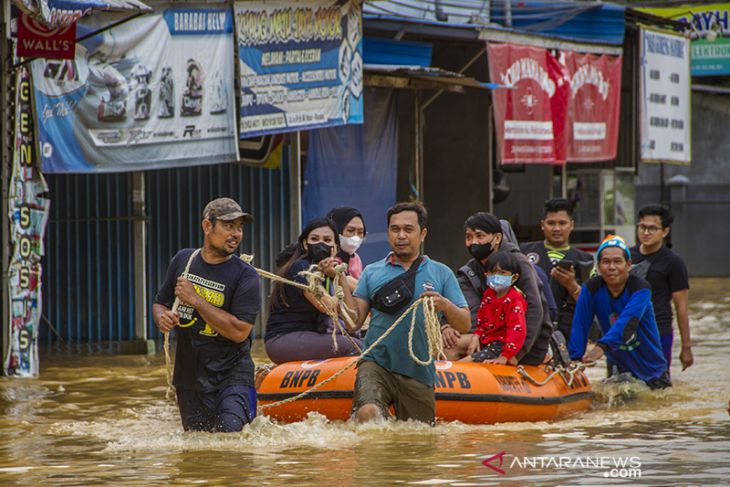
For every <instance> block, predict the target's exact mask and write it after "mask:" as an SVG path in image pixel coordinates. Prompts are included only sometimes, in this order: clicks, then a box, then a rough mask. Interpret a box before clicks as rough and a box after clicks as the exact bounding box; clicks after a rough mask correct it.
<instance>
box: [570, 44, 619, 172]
mask: <svg viewBox="0 0 730 487" xmlns="http://www.w3.org/2000/svg"><path fill="white" fill-rule="evenodd" d="M564 54H565V58H564V62H565V66H566V68H567V70H568V75H569V76H570V97H569V98H568V120H569V123H570V125H569V130H568V133H569V137H570V144H569V145H568V147H569V148H568V160H569V161H570V162H594V161H609V160H611V159H615V158H616V148H617V146H618V123H619V110H620V109H621V56H607V55H601V56H597V55H594V54H578V53H575V52H571V51H566V52H565V53H564Z"/></svg>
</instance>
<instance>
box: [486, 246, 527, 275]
mask: <svg viewBox="0 0 730 487" xmlns="http://www.w3.org/2000/svg"><path fill="white" fill-rule="evenodd" d="M497 267H499V268H500V269H502V270H503V271H508V272H511V273H512V274H519V273H520V263H519V262H517V258H515V256H514V255H512V252H505V251H503V250H500V251H499V252H495V253H493V254H492V255H490V256H489V258H488V259H487V265H486V266H485V268H486V271H487V272H494V270H495V269H496V268H497Z"/></svg>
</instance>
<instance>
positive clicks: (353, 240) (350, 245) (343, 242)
mask: <svg viewBox="0 0 730 487" xmlns="http://www.w3.org/2000/svg"><path fill="white" fill-rule="evenodd" d="M364 240H365V239H364V238H362V237H358V236H357V235H355V236H354V237H345V236H344V235H340V248H341V249H342V250H343V251H344V252H345V253H346V254H350V255H352V254H354V253H355V252H357V249H359V248H360V246H361V245H362V243H363V241H364Z"/></svg>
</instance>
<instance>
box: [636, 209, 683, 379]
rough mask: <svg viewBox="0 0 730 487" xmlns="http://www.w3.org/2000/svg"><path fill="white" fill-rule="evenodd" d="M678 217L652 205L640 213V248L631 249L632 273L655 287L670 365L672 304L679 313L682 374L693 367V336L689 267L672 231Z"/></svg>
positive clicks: (653, 296)
mask: <svg viewBox="0 0 730 487" xmlns="http://www.w3.org/2000/svg"><path fill="white" fill-rule="evenodd" d="M673 221H674V217H673V216H672V214H671V213H670V212H669V210H668V209H667V208H666V207H664V206H661V205H648V206H645V207H643V208H642V209H641V210H639V223H638V225H636V232H637V236H638V240H639V245H637V246H636V247H634V248H632V249H631V256H632V260H633V267H632V269H631V273H632V274H635V275H638V276H639V277H642V278H644V279H646V280H647V281H649V284H651V303H652V305H653V307H654V314H655V316H656V322H657V326H658V327H659V338H660V339H661V342H662V349H663V351H664V358H666V359H667V364H671V362H672V342H673V341H674V332H673V330H672V303H674V309H675V310H676V312H677V325H678V328H679V336H680V338H681V340H682V351H681V352H680V354H679V360H680V361H681V362H682V370H684V369H686V368H687V367H689V366H691V365H692V363H693V362H694V358H693V357H692V341H691V338H690V332H689V314H688V312H687V301H688V299H689V278H688V275H687V266H686V265H685V264H684V261H683V260H682V258H681V257H680V256H678V255H677V254H675V253H674V252H672V251H671V250H670V249H669V248H670V247H671V246H672V241H671V234H670V232H671V227H672V222H673Z"/></svg>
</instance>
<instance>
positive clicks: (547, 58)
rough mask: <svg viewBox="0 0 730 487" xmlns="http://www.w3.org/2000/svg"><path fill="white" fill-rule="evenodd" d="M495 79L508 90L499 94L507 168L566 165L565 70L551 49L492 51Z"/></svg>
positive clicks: (495, 47)
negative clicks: (511, 165) (529, 163)
mask: <svg viewBox="0 0 730 487" xmlns="http://www.w3.org/2000/svg"><path fill="white" fill-rule="evenodd" d="M487 50H488V55H489V75H490V78H491V80H492V82H493V83H499V84H500V85H503V86H505V87H506V88H505V89H501V88H500V89H497V90H495V91H494V92H493V98H494V118H495V121H496V129H497V140H498V143H499V145H500V154H501V157H500V158H501V162H502V164H513V163H516V164H520V163H528V162H532V163H552V164H562V163H564V162H565V160H566V156H567V146H568V132H567V130H566V124H567V106H568V105H567V98H568V96H569V94H570V85H569V83H568V78H567V72H566V70H565V68H564V67H563V66H562V65H561V64H560V63H559V62H558V61H557V59H555V58H554V57H553V56H552V55H551V54H550V53H549V52H548V51H547V50H546V49H542V48H538V47H531V46H521V45H514V44H492V43H488V45H487Z"/></svg>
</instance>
